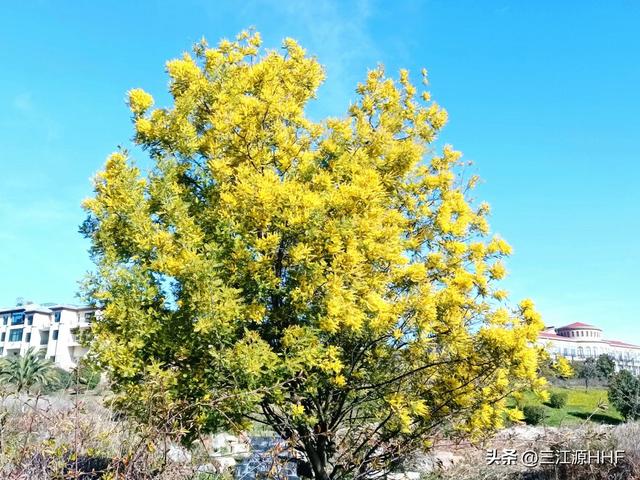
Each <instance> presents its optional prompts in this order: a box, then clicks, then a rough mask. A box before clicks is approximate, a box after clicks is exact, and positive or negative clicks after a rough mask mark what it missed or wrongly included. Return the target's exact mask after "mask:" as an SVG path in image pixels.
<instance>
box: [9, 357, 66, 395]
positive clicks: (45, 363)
mask: <svg viewBox="0 0 640 480" xmlns="http://www.w3.org/2000/svg"><path fill="white" fill-rule="evenodd" d="M55 380H56V373H55V370H54V368H53V362H52V361H51V360H45V359H44V358H41V357H40V356H39V355H38V354H37V353H36V350H35V349H34V348H30V349H29V350H27V351H26V352H25V354H24V355H20V356H15V357H9V358H3V359H2V360H0V381H2V382H3V383H10V384H12V385H14V387H15V390H16V392H17V393H20V392H22V391H24V390H27V391H28V390H30V389H31V388H32V387H34V386H36V385H38V386H46V385H49V384H50V383H52V382H54V381H55Z"/></svg>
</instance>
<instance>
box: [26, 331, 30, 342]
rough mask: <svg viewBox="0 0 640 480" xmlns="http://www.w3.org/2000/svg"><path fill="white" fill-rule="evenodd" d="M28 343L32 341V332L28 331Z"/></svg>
mask: <svg viewBox="0 0 640 480" xmlns="http://www.w3.org/2000/svg"><path fill="white" fill-rule="evenodd" d="M25 341H26V342H27V343H29V342H30V341H31V332H29V333H27V338H26V340H25Z"/></svg>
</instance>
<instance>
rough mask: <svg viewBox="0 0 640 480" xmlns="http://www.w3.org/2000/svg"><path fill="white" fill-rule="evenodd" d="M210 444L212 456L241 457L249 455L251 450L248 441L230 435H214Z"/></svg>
mask: <svg viewBox="0 0 640 480" xmlns="http://www.w3.org/2000/svg"><path fill="white" fill-rule="evenodd" d="M208 443H209V447H210V448H211V450H212V456H219V455H227V454H231V455H240V454H245V453H248V452H249V451H250V450H251V446H250V445H249V441H248V439H246V438H240V437H236V436H235V435H231V434H229V433H218V434H217V435H213V436H212V437H211V440H210V441H209V442H208Z"/></svg>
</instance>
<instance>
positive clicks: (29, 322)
mask: <svg viewBox="0 0 640 480" xmlns="http://www.w3.org/2000/svg"><path fill="white" fill-rule="evenodd" d="M27 325H33V314H32V315H27Z"/></svg>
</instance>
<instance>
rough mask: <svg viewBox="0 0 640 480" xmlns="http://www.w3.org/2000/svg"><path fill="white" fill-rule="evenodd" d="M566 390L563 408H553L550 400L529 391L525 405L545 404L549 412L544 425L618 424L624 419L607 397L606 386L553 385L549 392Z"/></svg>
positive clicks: (525, 396) (525, 397) (546, 410)
mask: <svg viewBox="0 0 640 480" xmlns="http://www.w3.org/2000/svg"><path fill="white" fill-rule="evenodd" d="M555 392H565V393H566V394H567V396H568V399H567V404H566V405H565V406H564V407H563V408H552V407H551V406H550V405H549V403H548V402H544V403H543V402H541V401H540V399H538V398H537V397H536V396H535V394H533V393H532V392H527V393H525V395H524V401H523V405H543V406H544V409H545V413H546V414H547V416H546V419H545V421H544V422H543V424H544V425H548V426H552V427H557V426H565V425H579V424H581V423H584V422H593V423H605V424H609V425H617V424H619V423H621V422H622V421H623V418H622V415H620V413H619V412H618V411H617V410H616V409H615V408H614V407H613V406H612V405H609V401H608V399H607V390H606V389H604V388H589V389H588V390H585V389H584V388H579V387H576V388H563V387H552V388H550V389H549V394H551V393H555Z"/></svg>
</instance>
